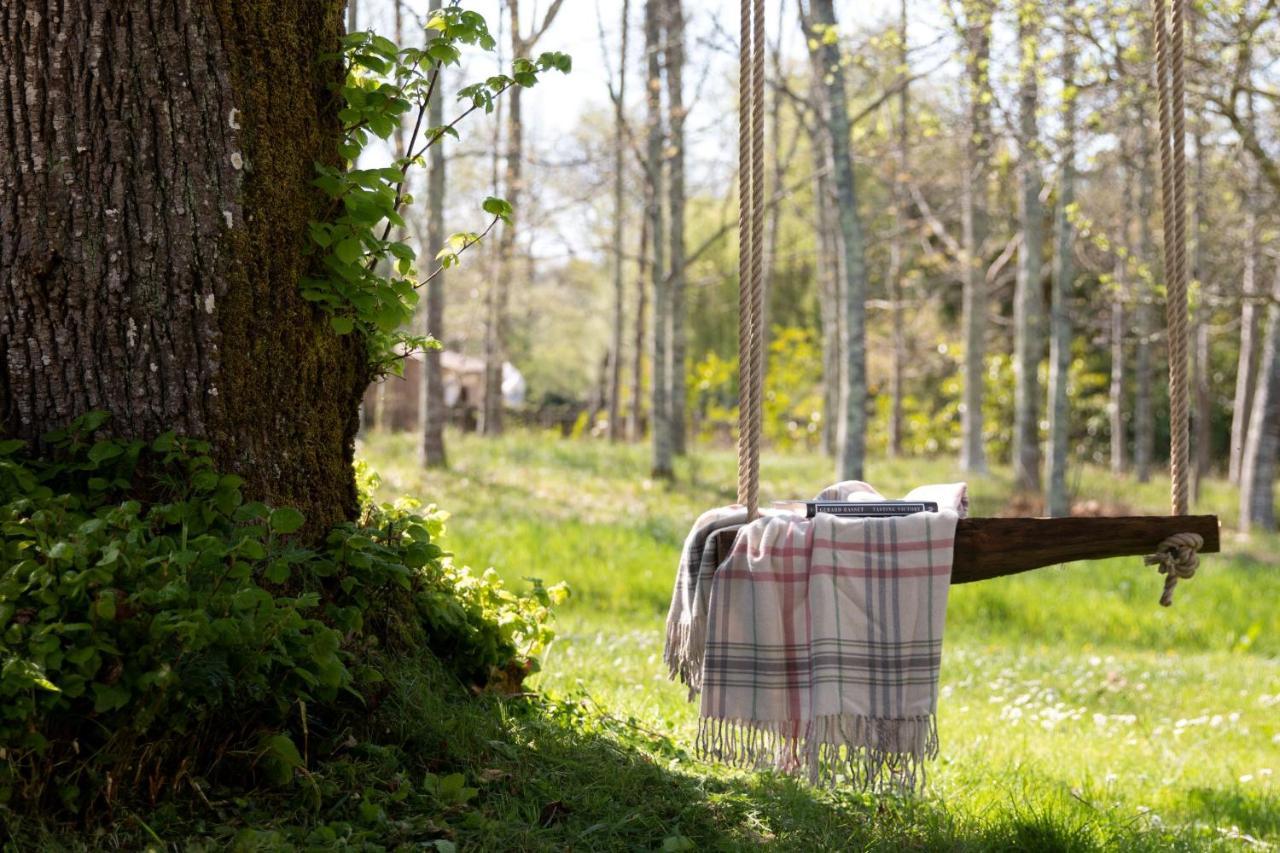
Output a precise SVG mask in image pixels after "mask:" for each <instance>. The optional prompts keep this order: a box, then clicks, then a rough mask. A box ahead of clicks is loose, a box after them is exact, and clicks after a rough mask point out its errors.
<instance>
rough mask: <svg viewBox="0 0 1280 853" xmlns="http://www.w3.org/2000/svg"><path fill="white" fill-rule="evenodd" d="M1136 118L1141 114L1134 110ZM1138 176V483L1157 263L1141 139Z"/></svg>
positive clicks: (1145, 436) (1150, 422) (1148, 426)
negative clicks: (1140, 162)
mask: <svg viewBox="0 0 1280 853" xmlns="http://www.w3.org/2000/svg"><path fill="white" fill-rule="evenodd" d="M1138 110H1139V115H1140V116H1141V115H1143V114H1144V113H1145V110H1144V109H1143V108H1142V106H1141V105H1139V107H1138ZM1140 145H1141V157H1142V175H1141V177H1140V178H1139V180H1138V235H1139V236H1138V260H1139V262H1140V264H1141V266H1142V267H1143V268H1145V269H1146V270H1147V273H1146V274H1145V275H1144V274H1143V273H1142V272H1141V271H1140V272H1139V279H1138V281H1137V282H1136V287H1135V288H1134V291H1135V294H1136V302H1137V309H1136V311H1135V317H1134V320H1135V323H1134V325H1135V335H1136V336H1137V344H1136V345H1135V347H1134V358H1133V360H1134V365H1133V380H1134V400H1133V468H1134V474H1135V475H1136V476H1137V478H1138V482H1139V483H1145V482H1147V481H1148V480H1150V479H1151V457H1152V453H1153V451H1154V449H1155V434H1156V423H1155V412H1154V408H1153V406H1152V402H1151V389H1152V387H1153V382H1154V381H1156V380H1155V378H1154V377H1153V376H1152V373H1151V343H1152V341H1151V339H1152V334H1153V329H1152V327H1153V325H1154V324H1153V322H1152V317H1151V314H1152V306H1151V300H1152V288H1151V285H1152V281H1151V275H1150V270H1151V269H1152V268H1153V267H1154V265H1155V263H1156V262H1157V258H1156V250H1155V240H1154V239H1153V238H1152V236H1151V196H1152V184H1153V182H1154V181H1155V173H1154V171H1153V170H1152V167H1151V166H1152V152H1151V140H1150V139H1149V138H1147V137H1146V136H1145V135H1143V136H1142V141H1141V143H1140Z"/></svg>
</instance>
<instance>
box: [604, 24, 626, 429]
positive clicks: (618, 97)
mask: <svg viewBox="0 0 1280 853" xmlns="http://www.w3.org/2000/svg"><path fill="white" fill-rule="evenodd" d="M620 19H621V22H620V24H619V27H620V30H621V35H620V38H621V42H622V43H621V45H620V46H619V51H618V52H619V57H618V84H617V86H616V87H615V86H614V84H613V80H612V79H611V80H610V81H609V99H610V100H611V101H612V102H613V337H612V339H611V343H610V345H609V440H610V441H613V442H616V441H618V440H619V439H621V438H622V434H623V431H622V427H623V424H622V339H623V335H624V332H625V329H624V326H625V324H626V297H627V289H626V282H625V276H624V272H625V269H626V258H624V257H623V238H624V237H625V235H626V227H627V221H626V220H627V217H626V213H627V211H626V166H627V143H628V139H629V135H628V133H627V60H628V51H627V47H628V42H629V40H630V35H631V2H630V0H622V12H621V15H620Z"/></svg>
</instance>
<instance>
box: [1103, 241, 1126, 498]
mask: <svg viewBox="0 0 1280 853" xmlns="http://www.w3.org/2000/svg"><path fill="white" fill-rule="evenodd" d="M1123 266H1124V262H1123V261H1118V262H1117V263H1116V287H1117V289H1118V288H1119V287H1120V282H1121V281H1122V279H1121V278H1120V276H1121V275H1123ZM1124 323H1125V317H1124V298H1123V296H1122V295H1121V294H1120V293H1119V292H1117V293H1116V295H1114V296H1113V297H1112V298H1111V386H1110V388H1109V389H1108V395H1107V421H1108V424H1109V425H1110V428H1111V459H1110V462H1111V473H1113V474H1123V473H1124V469H1125V452H1124V447H1125V430H1124V409H1123V407H1124Z"/></svg>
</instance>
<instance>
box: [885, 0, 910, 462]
mask: <svg viewBox="0 0 1280 853" xmlns="http://www.w3.org/2000/svg"><path fill="white" fill-rule="evenodd" d="M908 73H909V67H908V59H907V0H901V2H900V3H899V6H898V74H901V75H903V76H905V75H907V74H908ZM909 99H910V95H909V93H908V86H907V85H906V84H904V85H903V86H902V91H901V93H900V94H899V95H898V134H897V146H896V151H895V152H894V153H895V155H896V156H895V159H896V163H895V168H896V172H897V174H895V175H894V179H893V184H892V186H893V239H892V240H891V241H890V243H889V276H888V278H889V302H890V308H889V311H890V317H889V323H890V327H891V329H892V333H893V341H892V349H893V354H892V358H893V362H892V366H891V368H890V371H889V399H890V402H889V455H890V456H898V455H900V454H901V453H902V371H903V364H904V362H905V361H906V340H905V336H904V333H903V328H902V308H903V306H902V296H903V293H904V291H905V290H906V288H905V283H904V281H903V279H904V277H905V275H906V264H905V262H904V257H903V256H904V247H905V244H906V230H907V222H908V221H909V220H910V216H911V213H910V209H909V205H910V198H909V196H908V193H907V188H906V185H905V184H906V181H907V180H908V178H909V176H910V174H911V162H910V142H911V136H910V132H909V128H908V126H907V116H908V102H909Z"/></svg>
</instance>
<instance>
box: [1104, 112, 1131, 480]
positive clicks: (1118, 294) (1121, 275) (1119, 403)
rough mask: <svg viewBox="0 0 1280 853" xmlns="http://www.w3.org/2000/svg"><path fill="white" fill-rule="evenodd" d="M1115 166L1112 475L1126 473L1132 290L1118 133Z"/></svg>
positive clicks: (1126, 169)
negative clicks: (1128, 316)
mask: <svg viewBox="0 0 1280 853" xmlns="http://www.w3.org/2000/svg"><path fill="white" fill-rule="evenodd" d="M1116 167H1117V168H1118V169H1119V170H1120V210H1119V214H1120V215H1119V223H1118V225H1117V228H1116V231H1117V232H1118V233H1119V235H1120V236H1119V239H1118V244H1119V245H1118V247H1117V249H1116V251H1115V258H1114V261H1115V263H1114V265H1113V267H1112V269H1113V273H1112V278H1113V281H1112V284H1111V334H1110V340H1109V343H1110V347H1111V383H1110V385H1109V387H1108V389H1107V421H1108V424H1109V427H1110V439H1111V452H1110V460H1109V461H1110V463H1111V473H1113V474H1122V473H1124V471H1125V466H1126V461H1125V460H1126V459H1127V458H1128V454H1127V453H1126V452H1125V448H1126V446H1127V444H1128V441H1127V438H1128V436H1127V433H1126V430H1125V427H1124V402H1125V382H1124V378H1125V357H1124V342H1125V331H1126V325H1125V323H1126V317H1125V307H1124V306H1125V300H1126V299H1128V298H1129V293H1130V292H1131V291H1132V287H1131V286H1130V278H1131V275H1130V271H1129V262H1130V259H1131V258H1132V256H1133V251H1132V246H1133V240H1132V239H1131V236H1130V231H1131V227H1130V226H1131V223H1132V221H1133V217H1134V206H1133V205H1134V202H1133V166H1132V164H1131V162H1130V148H1129V134H1127V133H1122V134H1120V152H1119V157H1118V159H1117V163H1116Z"/></svg>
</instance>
